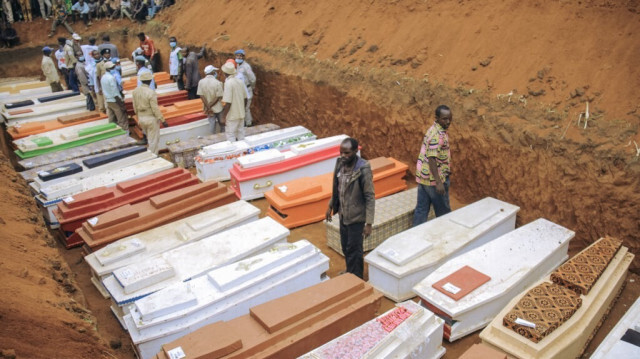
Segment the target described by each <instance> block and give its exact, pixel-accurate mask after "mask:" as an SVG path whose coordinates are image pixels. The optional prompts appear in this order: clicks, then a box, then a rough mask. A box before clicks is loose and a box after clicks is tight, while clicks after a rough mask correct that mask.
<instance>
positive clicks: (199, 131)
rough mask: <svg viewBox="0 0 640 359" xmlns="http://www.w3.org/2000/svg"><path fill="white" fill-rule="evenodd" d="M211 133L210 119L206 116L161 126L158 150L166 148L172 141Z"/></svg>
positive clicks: (175, 141)
mask: <svg viewBox="0 0 640 359" xmlns="http://www.w3.org/2000/svg"><path fill="white" fill-rule="evenodd" d="M210 134H211V129H210V128H209V120H207V119H206V118H205V119H202V120H198V121H193V122H189V123H185V124H183V125H178V126H171V127H161V128H160V142H159V145H158V150H160V151H162V150H166V149H167V146H169V145H170V144H172V143H178V142H180V141H186V140H190V139H192V138H196V137H198V136H206V135H210Z"/></svg>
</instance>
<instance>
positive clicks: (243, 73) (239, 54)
mask: <svg viewBox="0 0 640 359" xmlns="http://www.w3.org/2000/svg"><path fill="white" fill-rule="evenodd" d="M235 55H236V63H237V64H238V77H241V78H242V80H243V81H244V84H245V85H246V86H247V92H248V98H247V106H246V107H245V109H244V113H245V117H244V124H245V126H247V127H248V126H251V124H252V123H253V116H251V108H250V107H251V100H252V99H253V94H254V90H255V88H256V75H255V74H254V73H253V70H252V69H251V65H249V63H247V62H246V61H245V58H244V57H245V52H244V50H243V49H239V50H236V52H235Z"/></svg>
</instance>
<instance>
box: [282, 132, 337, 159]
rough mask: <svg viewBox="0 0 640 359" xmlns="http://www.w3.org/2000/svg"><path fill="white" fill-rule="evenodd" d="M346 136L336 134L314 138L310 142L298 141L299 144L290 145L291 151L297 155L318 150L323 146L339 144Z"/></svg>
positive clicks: (323, 147)
mask: <svg viewBox="0 0 640 359" xmlns="http://www.w3.org/2000/svg"><path fill="white" fill-rule="evenodd" d="M348 137H349V136H347V135H338V136H332V137H326V138H321V139H319V140H315V141H311V142H305V143H300V144H297V145H293V146H291V152H293V153H295V154H298V155H303V154H305V153H309V152H315V151H320V150H323V149H325V148H329V147H334V146H339V145H340V144H341V143H342V141H344V139H346V138H348Z"/></svg>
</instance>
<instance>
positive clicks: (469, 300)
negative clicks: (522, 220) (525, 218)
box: [413, 219, 575, 342]
mask: <svg viewBox="0 0 640 359" xmlns="http://www.w3.org/2000/svg"><path fill="white" fill-rule="evenodd" d="M574 236H575V233H574V232H573V231H571V230H568V229H566V228H564V227H562V226H559V225H557V224H555V223H552V222H550V221H548V220H546V219H538V220H536V221H533V222H531V223H529V224H527V225H525V226H522V227H520V228H518V229H516V230H514V231H512V232H509V233H507V234H505V235H502V236H500V237H498V238H496V239H494V240H493V241H491V242H489V243H486V244H485V245H483V246H480V247H478V248H476V249H473V250H471V251H468V252H467V253H465V254H462V255H460V256H458V257H456V258H453V259H451V260H449V261H448V262H446V263H445V264H443V265H442V266H440V267H439V268H438V269H436V270H435V271H434V272H433V273H431V274H430V275H429V276H428V277H426V278H425V279H424V280H422V281H421V282H420V283H418V284H417V285H416V286H415V287H414V288H413V291H414V292H415V293H416V294H417V295H418V296H420V298H422V300H423V301H424V302H426V304H427V308H431V307H432V306H433V307H436V312H438V311H440V312H442V313H444V316H445V318H446V320H447V321H448V322H447V326H448V328H447V329H450V331H449V334H448V335H447V333H445V337H448V339H449V341H450V342H452V341H454V340H458V339H459V338H461V337H463V336H465V335H467V334H470V333H471V332H473V331H476V330H478V329H480V328H482V327H484V326H485V325H487V324H488V323H489V322H490V321H491V320H492V319H493V317H495V316H496V315H497V314H498V312H499V311H500V310H502V308H504V306H505V305H506V304H507V303H508V302H509V301H510V300H511V299H512V298H513V297H515V296H516V295H518V294H519V293H521V292H522V291H523V290H524V289H525V288H528V287H529V286H530V285H531V284H533V283H534V282H536V281H538V280H540V278H542V277H543V276H545V275H547V274H549V273H550V272H551V271H552V270H554V269H555V268H556V267H557V266H559V265H560V264H561V263H562V262H564V261H565V260H566V259H567V257H568V255H567V251H568V249H569V241H570V240H571V239H572V238H573V237H574ZM464 266H469V267H471V268H473V269H475V270H477V271H479V272H480V273H482V274H485V275H487V276H489V277H490V278H491V279H490V280H489V281H488V282H486V283H484V284H482V285H480V286H479V287H477V288H475V289H473V290H472V291H471V292H470V293H469V294H467V295H465V296H464V297H462V298H460V299H459V300H457V301H456V300H454V299H453V298H451V297H449V296H447V295H445V294H443V293H442V292H440V291H438V290H436V289H435V288H434V287H433V285H434V284H436V283H437V282H439V281H440V280H442V279H443V278H446V277H448V276H449V275H451V274H453V273H455V272H456V271H458V270H459V269H461V268H462V267H464ZM453 290H454V291H455V290H456V289H453ZM447 329H445V332H447Z"/></svg>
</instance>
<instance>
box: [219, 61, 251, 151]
mask: <svg viewBox="0 0 640 359" xmlns="http://www.w3.org/2000/svg"><path fill="white" fill-rule="evenodd" d="M222 72H224V73H225V75H226V80H225V82H224V92H223V95H222V106H223V107H224V112H225V114H224V115H223V119H222V124H223V125H225V126H226V127H225V134H226V135H227V141H231V142H234V141H237V140H243V139H244V115H245V112H244V108H245V105H246V104H247V91H246V90H245V87H244V84H243V83H242V81H240V79H238V78H237V77H236V68H235V66H233V63H231V62H227V63H225V64H224V65H222Z"/></svg>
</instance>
